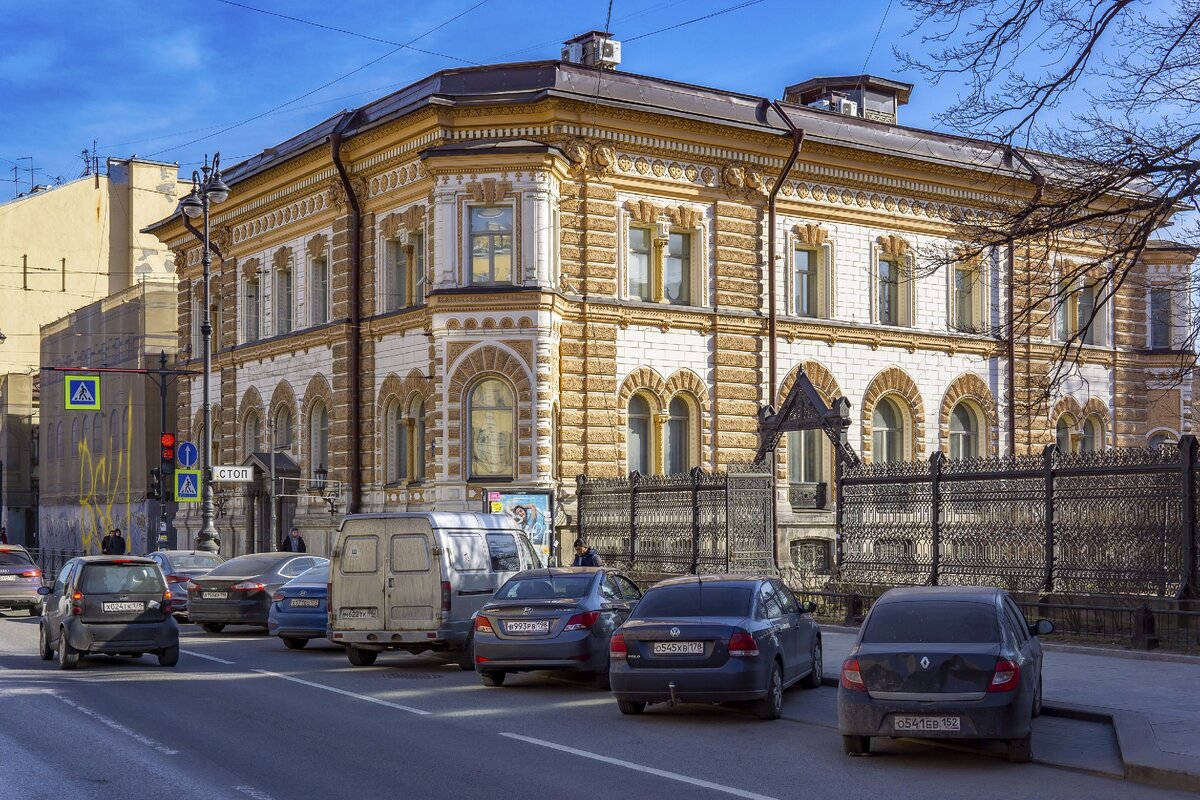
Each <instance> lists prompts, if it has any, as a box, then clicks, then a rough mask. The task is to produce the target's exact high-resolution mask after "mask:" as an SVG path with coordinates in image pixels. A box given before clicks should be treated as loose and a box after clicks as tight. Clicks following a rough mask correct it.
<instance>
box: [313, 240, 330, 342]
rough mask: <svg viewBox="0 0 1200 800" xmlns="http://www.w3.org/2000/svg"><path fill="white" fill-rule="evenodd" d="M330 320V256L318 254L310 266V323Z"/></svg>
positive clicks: (314, 323)
mask: <svg viewBox="0 0 1200 800" xmlns="http://www.w3.org/2000/svg"><path fill="white" fill-rule="evenodd" d="M326 322H329V258H328V257H327V256H324V255H320V256H317V257H316V258H314V259H312V261H311V262H309V267H308V324H309V325H323V324H325V323H326Z"/></svg>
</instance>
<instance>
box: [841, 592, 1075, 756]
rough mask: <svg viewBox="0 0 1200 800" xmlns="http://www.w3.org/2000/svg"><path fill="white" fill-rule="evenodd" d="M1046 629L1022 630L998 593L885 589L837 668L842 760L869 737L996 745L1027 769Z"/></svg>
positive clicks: (1015, 611)
mask: <svg viewBox="0 0 1200 800" xmlns="http://www.w3.org/2000/svg"><path fill="white" fill-rule="evenodd" d="M1053 630H1054V625H1053V624H1052V623H1051V622H1050V621H1049V620H1038V621H1037V623H1036V624H1033V625H1030V624H1029V623H1028V622H1026V621H1025V617H1024V615H1022V613H1021V609H1020V607H1018V606H1017V604H1016V603H1015V602H1014V601H1013V599H1012V597H1010V596H1009V594H1008V592H1006V591H1004V590H1003V589H992V588H977V587H950V586H944V587H914V588H908V589H892V590H890V591H888V592H885V593H884V594H883V596H882V597H880V598H879V600H877V601H876V602H875V605H874V606H873V607H872V608H871V611H870V613H869V614H867V618H866V619H865V620H864V621H863V624H862V629H861V630H860V631H859V634H858V641H857V642H856V643H855V645H854V648H853V649H852V650H851V651H850V655H849V657H848V658H847V659H846V661H845V662H844V663H843V664H842V677H841V682H840V687H839V689H838V727H839V728H840V729H841V734H842V742H843V744H844V747H845V750H846V752H847V753H850V754H852V755H858V754H863V753H867V752H869V751H870V748H871V737H872V736H912V737H918V738H939V739H946V738H954V739H1002V740H1004V741H1006V742H1007V744H1008V758H1009V760H1010V761H1029V760H1030V759H1031V758H1032V750H1031V746H1030V727H1031V723H1030V720H1031V719H1032V718H1033V717H1035V716H1037V715H1038V713H1040V711H1041V707H1042V647H1041V645H1040V644H1039V643H1038V641H1037V638H1036V636H1037V635H1038V634H1046V633H1051V632H1053Z"/></svg>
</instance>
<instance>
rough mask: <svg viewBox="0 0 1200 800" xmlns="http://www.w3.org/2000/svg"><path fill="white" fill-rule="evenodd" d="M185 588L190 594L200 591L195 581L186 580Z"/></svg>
mask: <svg viewBox="0 0 1200 800" xmlns="http://www.w3.org/2000/svg"><path fill="white" fill-rule="evenodd" d="M187 590H188V592H190V593H191V594H195V593H196V592H198V591H200V584H198V583H196V582H195V581H188V582H187Z"/></svg>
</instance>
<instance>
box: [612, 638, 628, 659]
mask: <svg viewBox="0 0 1200 800" xmlns="http://www.w3.org/2000/svg"><path fill="white" fill-rule="evenodd" d="M628 653H629V646H628V645H626V644H625V634H623V633H614V634H613V635H612V638H611V639H609V640H608V657H609V658H625V656H626V655H628Z"/></svg>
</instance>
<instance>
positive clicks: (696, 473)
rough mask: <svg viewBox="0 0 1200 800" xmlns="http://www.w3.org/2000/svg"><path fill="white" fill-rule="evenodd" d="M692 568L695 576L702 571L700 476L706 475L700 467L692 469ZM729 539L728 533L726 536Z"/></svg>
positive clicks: (726, 566)
mask: <svg viewBox="0 0 1200 800" xmlns="http://www.w3.org/2000/svg"><path fill="white" fill-rule="evenodd" d="M690 474H691V478H692V568H691V570H690V572H691V573H692V574H693V575H695V574H696V572H697V571H698V570H699V569H700V476H701V475H703V474H704V470H702V469H700V468H699V467H692V470H691V473H690ZM726 537H727V538H728V533H727V534H726ZM725 568H726V569H729V564H728V563H726V564H725Z"/></svg>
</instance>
